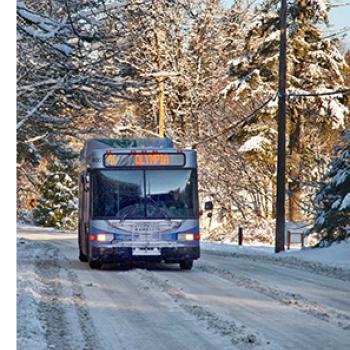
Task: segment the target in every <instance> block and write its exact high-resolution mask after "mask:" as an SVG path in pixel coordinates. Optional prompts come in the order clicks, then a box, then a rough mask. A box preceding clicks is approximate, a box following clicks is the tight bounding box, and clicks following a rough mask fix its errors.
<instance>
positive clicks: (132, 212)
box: [120, 207, 136, 221]
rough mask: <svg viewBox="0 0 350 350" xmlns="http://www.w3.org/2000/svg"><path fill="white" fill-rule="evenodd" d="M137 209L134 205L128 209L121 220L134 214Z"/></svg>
mask: <svg viewBox="0 0 350 350" xmlns="http://www.w3.org/2000/svg"><path fill="white" fill-rule="evenodd" d="M135 211H136V209H135V207H132V208H131V209H130V210H127V212H126V213H125V214H124V215H123V216H122V217H121V219H120V221H124V220H125V219H126V218H127V217H128V216H129V215H131V214H134V213H135Z"/></svg>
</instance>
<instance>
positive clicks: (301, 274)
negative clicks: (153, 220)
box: [17, 225, 350, 350]
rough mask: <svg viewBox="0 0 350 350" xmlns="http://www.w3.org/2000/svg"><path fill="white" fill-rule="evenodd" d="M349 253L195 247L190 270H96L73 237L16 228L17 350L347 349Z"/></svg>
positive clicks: (346, 245) (337, 248)
mask: <svg viewBox="0 0 350 350" xmlns="http://www.w3.org/2000/svg"><path fill="white" fill-rule="evenodd" d="M349 249H350V241H349V240H348V241H345V242H342V243H341V244H334V245H332V246H331V247H329V248H320V249H310V248H305V249H298V248H295V247H294V248H293V249H292V250H291V251H286V252H283V253H279V254H274V253H273V251H274V249H273V247H272V246H262V245H260V246H243V247H238V246H237V245H230V244H223V243H213V242H202V256H201V258H200V259H199V260H198V261H196V262H195V264H194V269H193V270H192V271H186V272H183V271H180V270H179V267H178V265H168V264H156V265H155V266H154V265H151V266H147V265H143V264H138V265H137V264H136V265H135V266H134V267H133V268H132V269H130V270H123V269H122V270H120V269H118V268H115V267H113V266H111V267H109V266H104V267H103V271H98V270H91V269H90V268H89V267H88V265H87V264H86V263H82V262H79V261H78V259H77V256H78V247H77V235H76V233H73V232H64V231H56V230H53V229H43V228H40V227H35V226H28V225H19V226H18V238H17V280H18V283H17V348H18V350H24V349H25V350H27V349H30V350H37V349H38V350H42V349H67V350H88V349H95V350H104V349H106V350H107V349H108V350H110V349H112V350H113V349H118V350H119V349H138V350H146V349H150V348H152V349H154V350H175V349H180V348H181V349H184V350H186V349H191V350H194V349H197V350H212V349H241V350H242V349H243V350H244V349H249V350H250V349H251V350H253V349H254V350H259V349H265V350H277V349H305V350H308V349H316V348H318V349H322V348H323V349H330V348H334V349H335V348H336V349H337V350H342V349H344V350H345V349H348V339H349V335H350V302H349V298H348V295H349V293H350V284H349V281H350V269H349V259H350V255H349V251H350V250H349ZM322 346H323V347H322Z"/></svg>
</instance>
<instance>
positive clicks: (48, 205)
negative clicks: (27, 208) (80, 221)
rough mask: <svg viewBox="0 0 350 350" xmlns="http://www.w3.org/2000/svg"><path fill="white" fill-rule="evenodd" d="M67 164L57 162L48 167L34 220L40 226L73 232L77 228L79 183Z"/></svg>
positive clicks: (35, 209)
mask: <svg viewBox="0 0 350 350" xmlns="http://www.w3.org/2000/svg"><path fill="white" fill-rule="evenodd" d="M69 173H70V174H72V170H71V169H69V167H68V166H67V165H66V164H62V163H61V162H60V161H58V160H56V161H55V162H53V164H51V165H49V166H48V169H47V171H46V174H44V176H45V180H44V182H43V184H42V185H41V187H40V190H41V196H40V198H39V199H38V200H37V202H38V205H37V206H36V207H35V208H34V209H33V219H34V222H35V223H36V224H38V225H42V226H46V227H55V228H59V229H67V230H72V229H76V227H77V209H78V207H77V206H78V204H77V197H78V186H77V181H76V180H75V179H74V178H72V176H71V175H70V174H69Z"/></svg>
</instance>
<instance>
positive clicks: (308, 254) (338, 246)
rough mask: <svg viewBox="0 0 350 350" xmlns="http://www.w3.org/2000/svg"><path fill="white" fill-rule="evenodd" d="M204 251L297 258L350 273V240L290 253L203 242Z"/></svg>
mask: <svg viewBox="0 0 350 350" xmlns="http://www.w3.org/2000/svg"><path fill="white" fill-rule="evenodd" d="M201 247H202V250H204V251H211V252H217V253H220V252H221V253H224V254H240V255H248V256H252V255H253V256H254V255H255V256H270V257H274V256H275V257H278V259H290V258H295V259H298V260H299V261H305V262H314V263H318V264H321V265H326V266H330V267H336V268H341V269H346V270H349V271H350V239H348V240H345V241H342V242H340V243H333V245H331V246H330V247H328V248H303V249H297V248H292V249H291V250H289V251H285V252H281V253H279V254H275V253H274V247H273V246H267V245H255V246H251V245H249V246H241V247H240V246H237V245H233V244H225V243H220V242H202V243H201Z"/></svg>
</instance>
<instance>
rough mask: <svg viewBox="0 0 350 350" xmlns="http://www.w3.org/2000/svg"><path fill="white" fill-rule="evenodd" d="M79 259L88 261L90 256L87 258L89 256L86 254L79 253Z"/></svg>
mask: <svg viewBox="0 0 350 350" xmlns="http://www.w3.org/2000/svg"><path fill="white" fill-rule="evenodd" d="M79 260H80V261H82V262H87V261H88V258H87V256H86V255H85V254H82V253H80V254H79Z"/></svg>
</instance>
